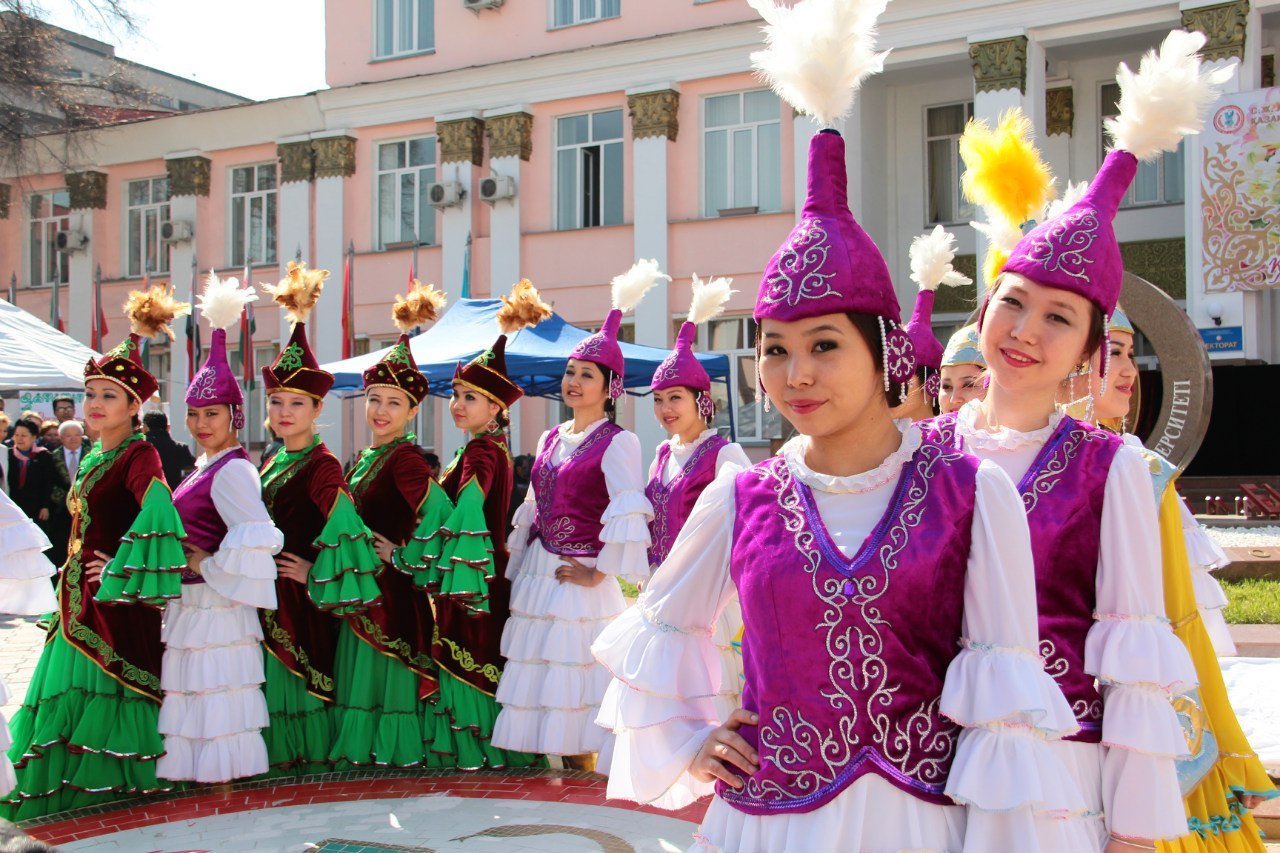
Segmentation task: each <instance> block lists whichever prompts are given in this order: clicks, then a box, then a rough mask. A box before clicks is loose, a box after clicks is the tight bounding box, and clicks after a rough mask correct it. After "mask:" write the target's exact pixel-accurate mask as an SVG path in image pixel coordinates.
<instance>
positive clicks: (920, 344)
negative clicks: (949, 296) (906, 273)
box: [906, 225, 973, 399]
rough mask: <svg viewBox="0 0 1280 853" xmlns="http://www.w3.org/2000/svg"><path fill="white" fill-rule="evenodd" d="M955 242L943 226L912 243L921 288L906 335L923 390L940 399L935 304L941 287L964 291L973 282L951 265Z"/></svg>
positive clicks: (914, 272) (913, 268)
mask: <svg viewBox="0 0 1280 853" xmlns="http://www.w3.org/2000/svg"><path fill="white" fill-rule="evenodd" d="M955 243H956V238H955V235H954V234H951V233H950V232H948V231H947V230H946V229H944V228H943V227H942V226H941V225H939V226H937V227H936V228H934V229H933V231H931V232H929V233H928V234H922V235H920V236H918V237H916V238H915V239H914V240H912V241H911V250H910V258H911V279H912V281H914V282H915V283H916V284H917V285H919V288H920V291H919V293H917V294H916V304H915V307H914V308H913V309H912V311H911V319H910V320H908V321H907V325H906V330H907V334H908V335H909V336H910V337H911V345H912V347H914V349H915V354H916V367H917V368H924V371H925V377H924V390H925V393H926V394H928V395H929V396H930V397H933V398H935V399H936V398H937V396H938V392H939V390H941V386H942V377H941V376H940V375H939V371H940V370H941V369H942V355H943V347H942V342H941V341H939V340H938V338H937V337H936V336H935V335H934V334H933V300H934V298H935V296H934V293H935V291H936V290H937V289H938V286H939V285H946V286H947V287H961V286H963V285H966V284H973V279H971V278H969V277H968V276H967V275H965V274H964V273H961V272H958V271H957V270H956V268H955V267H954V266H953V265H952V262H953V261H954V260H955V257H956V246H955Z"/></svg>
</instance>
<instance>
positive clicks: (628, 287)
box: [613, 259, 671, 314]
mask: <svg viewBox="0 0 1280 853" xmlns="http://www.w3.org/2000/svg"><path fill="white" fill-rule="evenodd" d="M660 278H665V279H666V280H667V281H671V276H669V275H667V274H666V273H664V272H663V271H662V270H660V269H658V262H657V261H656V260H653V259H650V260H647V261H646V260H643V259H642V260H639V261H636V262H635V264H633V265H632V267H631V269H629V270H627V271H626V272H624V273H623V274H622V275H615V276H614V277H613V307H614V308H617V309H618V310H619V311H622V312H623V313H624V314H625V313H626V312H628V311H630V310H631V309H633V308H635V307H636V306H637V305H639V304H640V300H641V299H644V295H645V294H646V293H648V292H649V290H650V288H652V287H653V286H654V285H655V284H657V283H658V279H660Z"/></svg>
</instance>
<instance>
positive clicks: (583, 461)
mask: <svg viewBox="0 0 1280 853" xmlns="http://www.w3.org/2000/svg"><path fill="white" fill-rule="evenodd" d="M620 432H622V427H620V426H618V425H617V424H615V423H612V422H610V421H606V422H605V423H603V424H601V425H600V426H598V427H596V428H595V429H594V430H592V431H591V434H590V435H588V436H587V437H586V438H585V439H583V440H582V444H580V445H578V449H577V450H575V451H574V452H573V453H571V454H569V455H568V456H567V457H565V458H564V460H563V461H561V462H560V464H559V465H553V464H552V463H551V454H552V453H554V452H555V449H556V446H557V445H558V444H559V443H560V427H556V429H554V430H552V432H551V434H550V435H549V436H547V443H546V444H545V445H544V446H543V448H542V452H541V453H539V454H538V458H537V460H535V461H534V463H533V474H532V477H531V482H532V484H533V490H534V499H535V500H536V501H537V503H538V514H537V517H536V518H535V519H534V521H533V526H532V527H531V528H530V530H529V541H530V542H534V541H536V540H541V541H542V547H544V548H546V549H547V550H548V551H550V552H551V553H552V554H560V555H561V556H571V557H595V556H598V555H599V554H600V549H601V548H603V547H604V544H603V543H602V542H601V541H600V530H601V528H602V527H603V526H604V525H603V524H602V523H601V521H600V517H601V516H603V515H604V511H605V510H606V509H608V508H609V489H608V487H607V486H606V485H605V482H604V470H603V469H602V468H601V464H602V462H603V461H604V452H605V451H606V450H608V449H609V443H610V442H611V441H613V437H614V436H615V435H617V434H618V433H620Z"/></svg>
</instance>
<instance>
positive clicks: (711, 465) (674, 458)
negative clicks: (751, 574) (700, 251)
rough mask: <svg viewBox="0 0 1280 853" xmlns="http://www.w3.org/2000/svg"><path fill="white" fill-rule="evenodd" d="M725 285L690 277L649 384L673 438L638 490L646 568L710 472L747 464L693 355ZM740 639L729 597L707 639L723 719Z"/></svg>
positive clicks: (660, 556)
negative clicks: (681, 318)
mask: <svg viewBox="0 0 1280 853" xmlns="http://www.w3.org/2000/svg"><path fill="white" fill-rule="evenodd" d="M731 283H732V280H731V279H727V278H713V279H711V280H710V281H707V282H703V281H702V280H700V279H699V278H698V277H697V276H696V275H695V276H694V277H693V298H692V301H691V303H690V307H689V319H687V320H686V321H685V322H684V323H682V324H681V326H680V332H679V334H678V335H677V336H676V346H675V349H674V350H672V351H671V354H670V355H669V356H667V358H666V360H665V361H663V362H662V364H660V365H659V366H658V369H657V371H655V372H654V374H653V382H652V383H651V384H650V386H649V387H650V388H651V389H652V390H653V414H654V416H655V417H656V418H657V419H658V423H660V424H662V428H663V429H665V430H666V431H667V433H668V434H669V435H670V436H671V438H669V439H667V440H666V441H664V442H663V443H662V444H660V445H658V452H657V454H655V456H654V460H653V464H652V465H650V466H649V483H648V485H646V486H645V490H644V493H645V497H647V498H648V499H649V503H650V504H652V505H653V520H652V521H650V522H649V538H650V540H651V544H650V545H649V571H650V572H655V571H657V569H658V566H660V565H662V561H663V560H665V559H666V558H667V554H668V553H670V551H671V544H672V543H673V542H675V541H676V536H677V535H678V534H679V533H680V529H681V528H682V527H684V524H685V522H686V521H688V520H689V513H690V512H691V511H692V510H693V505H694V503H696V502H697V500H698V497H699V496H700V495H701V494H702V492H703V490H705V489H706V488H707V486H709V485H711V481H712V480H714V479H715V478H716V475H717V474H719V473H720V471H721V470H722V469H723V468H724V467H725V466H733V467H735V468H746V467H748V466H749V465H750V464H751V460H750V459H748V458H747V454H746V453H745V452H744V451H743V449H742V446H741V445H739V444H737V443H736V442H732V441H729V440H728V439H726V438H724V437H723V436H721V435H720V433H719V432H717V431H716V429H715V428H714V427H712V426H711V421H712V419H713V418H714V417H715V403H714V402H713V401H712V398H711V377H710V376H708V375H707V371H706V370H705V369H704V368H703V366H702V365H701V364H700V363H699V362H698V359H697V356H695V355H694V353H693V342H694V338H695V337H696V336H697V334H698V326H699V325H701V324H702V323H705V322H707V321H708V320H711V319H713V318H714V317H716V316H718V315H719V314H720V312H721V311H723V310H724V304H725V303H726V302H728V300H729V297H730V295H731V294H732V293H733V291H731V290H729V285H730V284H731ZM741 637H742V613H741V612H740V610H739V608H738V602H737V600H736V599H734V600H732V601H730V602H729V603H728V604H727V605H726V606H725V609H724V612H723V613H721V614H720V618H719V619H718V620H717V621H716V632H715V636H714V637H713V641H714V642H715V644H716V648H717V649H719V652H720V661H721V664H722V667H721V675H720V692H719V694H718V695H717V697H716V700H715V701H716V705H717V708H718V713H719V716H720V721H721V722H724V721H725V720H727V719H729V714H731V713H732V712H733V710H734V709H735V708H737V707H738V705H739V702H740V700H741V697H742V657H741V655H740V653H739V652H738V651H736V650H735V648H734V643H740V642H741Z"/></svg>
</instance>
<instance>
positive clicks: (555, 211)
mask: <svg viewBox="0 0 1280 853" xmlns="http://www.w3.org/2000/svg"><path fill="white" fill-rule="evenodd" d="M613 112H616V113H618V114H619V115H620V117H621V121H622V128H621V132H620V135H619V136H617V137H614V138H610V139H607V140H603V141H601V140H596V139H589V140H588V141H586V142H569V143H561V141H560V123H561V121H563V120H564V119H571V118H579V117H581V116H585V117H586V118H587V120H588V121H587V132H588V135H589V136H592V135H594V128H595V116H597V115H600V114H602V113H613ZM552 134H553V136H552V146H551V147H552V150H553V152H554V153H553V154H552V161H551V219H552V223H553V228H552V230H554V231H581V230H585V229H588V228H612V227H616V226H618V225H625V224H626V222H627V210H626V199H627V119H626V110H625V109H624V108H623V107H621V106H618V107H604V108H601V109H596V110H587V111H586V112H573V113H566V114H565V115H559V116H556V117H555V121H554V122H553V123H552ZM608 145H616V146H618V151H619V158H618V163H619V165H618V168H619V169H620V170H621V175H620V176H619V183H620V187H619V190H618V192H619V193H620V194H621V198H619V199H618V208H619V210H618V221H617V222H606V221H605V213H606V208H607V207H608V205H607V204H606V195H605V190H606V188H607V186H608V181H607V180H605V169H606V167H607V162H606V157H605V147H606V146H608ZM592 147H595V148H599V149H600V155H599V162H600V176H599V181H598V185H599V189H600V198H599V201H598V205H599V208H600V209H599V220H600V221H599V222H597V223H596V224H594V225H588V224H585V216H584V213H585V208H586V205H585V203H584V197H583V187H584V186H585V182H584V181H582V180H581V178H582V174H583V170H582V168H581V167H582V155H581V154H579V155H578V156H577V157H576V158H575V161H574V162H575V169H577V177H578V180H577V181H576V184H577V186H576V190H575V191H576V193H577V200H576V204H575V213H574V224H573V225H562V224H561V222H560V153H561V152H562V151H567V150H570V149H575V150H578V151H582V150H583V149H585V148H592Z"/></svg>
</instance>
